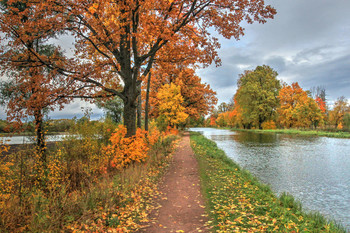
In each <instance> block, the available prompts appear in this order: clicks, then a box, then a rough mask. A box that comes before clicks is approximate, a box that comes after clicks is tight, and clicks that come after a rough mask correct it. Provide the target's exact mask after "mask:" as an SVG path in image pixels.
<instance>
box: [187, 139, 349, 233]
mask: <svg viewBox="0 0 350 233" xmlns="http://www.w3.org/2000/svg"><path fill="white" fill-rule="evenodd" d="M191 145H192V148H193V150H194V152H195V154H196V156H197V160H198V162H199V167H200V176H201V184H202V189H203V193H204V195H205V198H206V200H207V211H208V213H209V216H210V218H211V219H212V220H211V221H209V224H210V225H211V226H212V227H213V228H212V229H213V231H214V232H248V231H249V232H262V231H266V232H346V230H345V228H344V227H342V226H341V225H339V224H336V223H335V222H333V221H329V220H327V219H326V218H324V217H323V216H322V215H320V214H318V213H307V212H304V211H303V210H302V206H301V204H300V202H298V201H296V200H294V198H293V196H291V195H289V194H282V195H281V196H280V197H279V198H278V197H277V196H276V195H275V194H274V193H273V192H272V191H271V189H270V188H269V187H268V186H266V185H264V184H261V183H260V182H259V181H258V180H257V179H256V178H255V177H254V176H252V175H251V174H250V173H249V172H248V171H246V170H244V169H241V168H240V167H239V165H237V164H236V163H234V162H233V161H232V160H231V159H230V158H228V157H227V156H226V154H225V153H224V152H223V151H222V150H220V149H219V148H218V147H217V145H216V144H215V142H212V141H210V140H208V139H206V138H205V137H203V136H202V135H200V134H198V133H191Z"/></svg>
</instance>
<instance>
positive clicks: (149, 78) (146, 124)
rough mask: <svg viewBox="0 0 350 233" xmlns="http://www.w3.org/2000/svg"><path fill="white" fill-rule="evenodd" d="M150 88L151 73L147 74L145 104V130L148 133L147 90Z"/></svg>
mask: <svg viewBox="0 0 350 233" xmlns="http://www.w3.org/2000/svg"><path fill="white" fill-rule="evenodd" d="M150 86H151V72H150V73H149V74H148V79H147V90H146V104H145V130H146V131H148V114H149V89H150Z"/></svg>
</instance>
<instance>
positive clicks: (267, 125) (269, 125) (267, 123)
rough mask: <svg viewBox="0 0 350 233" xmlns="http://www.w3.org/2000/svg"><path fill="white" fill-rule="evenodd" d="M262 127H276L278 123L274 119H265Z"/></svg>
mask: <svg viewBox="0 0 350 233" xmlns="http://www.w3.org/2000/svg"><path fill="white" fill-rule="evenodd" d="M261 127H262V128H263V129H276V128H277V127H276V124H275V122H274V121H265V122H264V123H262V124H261Z"/></svg>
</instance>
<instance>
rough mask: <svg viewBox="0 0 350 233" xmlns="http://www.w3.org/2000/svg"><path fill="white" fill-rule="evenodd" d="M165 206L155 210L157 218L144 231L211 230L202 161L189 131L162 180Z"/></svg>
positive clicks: (151, 232)
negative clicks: (203, 191)
mask: <svg viewBox="0 0 350 233" xmlns="http://www.w3.org/2000/svg"><path fill="white" fill-rule="evenodd" d="M160 191H161V193H163V195H162V198H161V200H159V204H160V205H161V207H160V208H159V209H158V210H157V212H155V213H152V216H151V217H152V218H153V219H155V221H153V222H152V223H151V225H150V226H149V227H147V228H144V229H142V230H141V231H140V232H148V233H161V232H186V233H187V232H209V230H208V229H207V228H206V227H205V223H206V222H207V221H208V219H207V217H206V213H205V209H204V201H203V197H202V195H201V191H200V180H199V174H198V164H197V160H196V159H195V157H194V154H193V151H192V148H191V146H190V137H189V133H185V135H184V136H183V138H182V140H181V142H180V143H179V147H178V148H177V150H176V152H175V154H174V160H173V163H172V164H171V165H170V168H169V171H168V172H167V174H165V176H164V180H163V182H162V183H161V184H160Z"/></svg>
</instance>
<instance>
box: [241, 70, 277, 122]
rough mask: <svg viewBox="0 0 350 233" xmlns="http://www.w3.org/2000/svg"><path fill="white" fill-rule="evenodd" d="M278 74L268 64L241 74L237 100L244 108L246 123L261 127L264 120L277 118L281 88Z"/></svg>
mask: <svg viewBox="0 0 350 233" xmlns="http://www.w3.org/2000/svg"><path fill="white" fill-rule="evenodd" d="M277 75H278V74H277V72H276V71H274V70H273V69H272V68H271V67H269V66H266V65H263V66H258V67H256V69H255V70H248V71H245V72H244V74H241V75H240V77H239V80H238V82H237V86H238V90H237V93H236V95H235V100H236V101H237V104H238V105H239V106H240V108H241V109H242V116H243V121H244V123H245V124H248V125H252V126H255V127H258V128H259V129H261V124H262V123H263V122H265V121H268V120H273V119H274V118H275V113H276V108H277V106H278V104H279V101H278V99H277V96H278V92H279V90H280V88H281V84H280V81H279V80H277Z"/></svg>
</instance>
